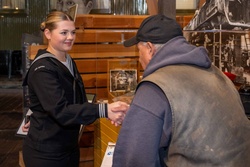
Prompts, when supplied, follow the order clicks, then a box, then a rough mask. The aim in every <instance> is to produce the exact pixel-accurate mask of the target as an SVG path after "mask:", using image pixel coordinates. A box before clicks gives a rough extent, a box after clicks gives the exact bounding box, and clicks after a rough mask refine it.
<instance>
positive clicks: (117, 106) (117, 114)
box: [22, 101, 129, 132]
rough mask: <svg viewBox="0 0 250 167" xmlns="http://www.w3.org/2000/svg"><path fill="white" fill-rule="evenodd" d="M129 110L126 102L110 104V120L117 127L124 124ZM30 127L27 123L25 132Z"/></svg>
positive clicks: (23, 127) (23, 128)
mask: <svg viewBox="0 0 250 167" xmlns="http://www.w3.org/2000/svg"><path fill="white" fill-rule="evenodd" d="M128 109H129V105H128V104H127V103H125V102H121V101H117V102H113V103H111V104H108V111H107V113H108V119H109V120H110V121H111V123H112V124H113V125H115V126H119V125H121V124H122V122H123V120H124V118H125V115H126V112H127V111H128ZM29 127H30V121H27V122H26V123H25V125H24V126H22V131H23V132H28V131H29Z"/></svg>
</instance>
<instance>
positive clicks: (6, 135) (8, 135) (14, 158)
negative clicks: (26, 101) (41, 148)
mask: <svg viewBox="0 0 250 167" xmlns="http://www.w3.org/2000/svg"><path fill="white" fill-rule="evenodd" d="M22 99H23V97H22V89H21V78H20V77H17V78H11V79H8V77H7V76H0V166H1V167H19V151H21V150H22V142H23V138H21V137H17V136H16V135H15V133H16V130H17V128H18V127H19V124H20V123H21V120H22V117H23V112H22V108H23V107H22V103H23V102H22V101H23V100H22Z"/></svg>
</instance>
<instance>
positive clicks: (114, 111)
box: [108, 101, 129, 126]
mask: <svg viewBox="0 0 250 167" xmlns="http://www.w3.org/2000/svg"><path fill="white" fill-rule="evenodd" d="M128 109H129V105H128V104H127V103H124V102H121V101H117V102H114V103H111V104H108V118H109V119H110V120H111V123H112V124H113V125H115V126H119V125H121V124H122V122H123V120H124V118H125V115H126V112H127V111H128Z"/></svg>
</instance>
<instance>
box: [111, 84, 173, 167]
mask: <svg viewBox="0 0 250 167" xmlns="http://www.w3.org/2000/svg"><path fill="white" fill-rule="evenodd" d="M171 120H172V118H171V110H170V107H169V103H168V100H167V98H166V96H165V94H164V93H163V92H162V90H161V89H160V88H159V87H157V86H156V85H154V84H153V83H150V82H144V83H142V84H141V86H140V87H139V89H138V90H137V92H136V95H135V97H134V99H133V102H132V104H131V107H130V109H129V111H128V113H127V115H126V117H125V120H124V122H123V125H122V127H121V130H120V134H119V137H118V140H117V143H116V148H115V152H114V157H113V167H118V166H119V167H123V166H124V167H135V166H143V167H147V166H148V167H154V166H161V165H160V158H159V157H160V155H159V150H160V148H165V147H167V146H168V143H169V140H170V135H171Z"/></svg>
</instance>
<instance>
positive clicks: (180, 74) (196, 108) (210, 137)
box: [113, 15, 250, 167]
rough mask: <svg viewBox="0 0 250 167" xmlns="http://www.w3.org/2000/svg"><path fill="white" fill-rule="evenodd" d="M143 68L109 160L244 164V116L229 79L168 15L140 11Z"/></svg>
mask: <svg viewBox="0 0 250 167" xmlns="http://www.w3.org/2000/svg"><path fill="white" fill-rule="evenodd" d="M132 45H137V47H138V49H139V61H140V63H141V65H142V67H143V68H144V74H143V79H142V81H141V82H140V83H139V85H138V87H137V90H136V93H135V96H134V99H133V101H132V103H131V106H130V109H129V111H128V112H127V115H126V117H125V120H124V122H123V125H122V127H121V130H120V134H119V137H118V140H117V143H116V147H115V152H114V157H113V167H158V166H159V167H160V166H170V167H171V166H174V167H182V166H183V167H188V166H197V167H200V166H209V167H210V166H227V167H236V166H237V167H245V166H249V165H250V157H249V155H250V122H249V120H248V119H247V117H246V116H245V113H244V109H243V106H242V103H241V100H240V97H239V94H238V91H237V90H236V88H235V86H234V85H233V83H232V82H231V80H229V79H228V78H227V77H226V76H225V75H224V74H223V73H222V72H221V71H220V70H219V69H218V68H216V67H215V66H214V65H212V64H211V61H210V60H209V58H208V53H207V51H206V49H205V48H204V47H196V46H194V45H191V44H189V43H188V42H187V41H186V39H185V38H184V37H183V35H182V29H181V27H180V26H179V25H178V23H177V22H176V21H175V20H172V19H170V18H168V17H165V16H163V15H154V16H150V17H148V18H146V19H145V20H144V21H143V22H142V24H141V26H140V28H139V30H138V32H137V34H136V36H135V37H133V38H132V39H129V40H127V41H125V42H124V46H126V47H129V46H132Z"/></svg>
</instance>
